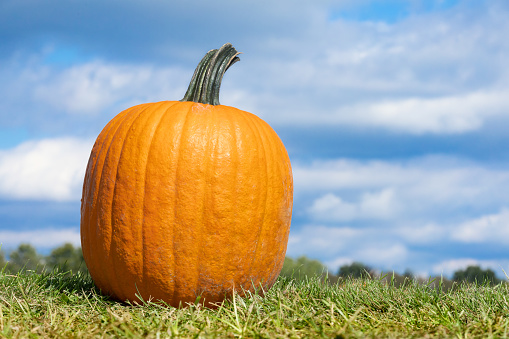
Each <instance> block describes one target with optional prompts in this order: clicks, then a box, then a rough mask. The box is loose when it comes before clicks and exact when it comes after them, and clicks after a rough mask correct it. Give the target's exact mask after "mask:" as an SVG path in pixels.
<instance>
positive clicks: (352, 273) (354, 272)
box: [338, 261, 372, 278]
mask: <svg viewBox="0 0 509 339" xmlns="http://www.w3.org/2000/svg"><path fill="white" fill-rule="evenodd" d="M371 274H372V272H371V267H369V266H367V265H364V264H363V263H361V262H357V261H355V262H353V263H351V264H350V265H343V266H341V267H340V268H339V271H338V276H340V277H343V278H346V277H352V278H361V277H365V276H370V275H371Z"/></svg>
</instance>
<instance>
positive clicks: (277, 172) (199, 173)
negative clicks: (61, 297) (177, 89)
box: [81, 44, 293, 307]
mask: <svg viewBox="0 0 509 339" xmlns="http://www.w3.org/2000/svg"><path fill="white" fill-rule="evenodd" d="M238 54H239V53H237V51H236V50H235V48H233V47H232V46H231V44H226V45H224V46H223V47H221V48H220V49H219V50H212V51H210V52H209V53H207V54H206V56H205V57H204V58H203V60H202V61H201V62H200V64H199V65H198V67H197V68H196V71H195V74H194V75H193V79H192V81H191V84H190V86H189V89H188V91H187V93H186V96H185V97H184V99H182V100H181V101H162V102H157V103H148V104H141V105H137V106H134V107H131V108H129V109H127V110H125V111H123V112H121V113H120V114H118V115H117V116H116V117H114V118H113V119H112V120H111V121H110V122H109V123H108V124H107V125H106V127H105V128H104V129H103V131H102V132H101V133H100V135H99V137H98V138H97V140H96V142H95V145H94V147H93V149H92V153H91V155H90V159H89V162H88V166H87V170H86V175H85V181H84V185H83V198H82V205H81V243H82V249H83V256H84V258H85V262H86V264H87V267H88V269H89V271H90V274H91V276H92V278H93V280H94V282H95V283H96V285H97V286H98V287H99V288H100V289H101V290H102V291H103V293H105V294H107V295H110V296H112V297H113V298H115V299H118V300H123V301H125V300H129V301H131V302H139V301H140V298H139V297H141V298H142V299H144V300H149V299H151V300H154V301H157V300H162V301H165V302H167V303H169V304H170V305H172V306H175V307H178V306H179V305H184V306H185V304H186V303H188V302H195V301H196V300H197V298H200V302H201V303H204V304H205V305H206V306H209V307H213V306H214V305H213V304H214V303H218V302H221V301H222V300H223V299H224V298H225V297H228V296H231V294H232V291H233V290H236V291H237V292H241V293H242V291H243V290H244V291H248V290H249V291H253V289H254V288H257V289H260V288H261V287H263V289H264V290H267V289H268V288H270V286H272V284H273V283H274V281H275V280H276V278H277V277H278V275H279V273H280V271H281V268H282V265H283V261H284V258H285V253H286V246H287V242H288V234H289V231H290V219H291V213H292V203H293V179H292V170H291V166H290V160H289V158H288V154H287V152H286V149H285V147H284V146H283V143H282V142H281V140H280V139H279V137H278V136H277V134H276V133H275V132H274V130H272V128H271V127H270V126H269V125H268V124H267V123H265V122H264V121H263V120H261V119H260V118H258V117H257V116H255V115H253V114H251V113H248V112H245V111H241V110H239V109H236V108H233V107H229V106H223V105H220V104H219V87H220V83H221V79H222V77H223V74H224V72H225V71H226V69H227V68H228V67H229V66H230V65H231V64H233V63H234V62H236V61H237V60H238V56H237V55H238Z"/></svg>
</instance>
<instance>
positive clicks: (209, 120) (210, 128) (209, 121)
mask: <svg viewBox="0 0 509 339" xmlns="http://www.w3.org/2000/svg"><path fill="white" fill-rule="evenodd" d="M216 117H217V116H216V114H214V111H213V112H212V114H206V115H205V119H206V121H204V122H203V125H204V126H206V128H205V134H206V137H205V139H206V140H207V145H206V146H205V150H204V153H205V154H210V149H211V146H212V143H211V139H212V134H213V132H214V130H215V128H216V122H215V120H216V119H213V118H216ZM210 158H211V157H205V158H204V159H203V162H204V169H203V172H204V173H205V177H206V178H210V177H211V176H210V162H211V161H210ZM202 190H203V192H202V196H203V198H202V199H201V201H202V202H203V203H202V206H201V208H202V211H201V218H202V221H201V222H200V225H201V227H202V229H201V230H200V231H199V233H200V234H204V233H206V232H205V230H204V228H206V227H207V225H208V226H209V227H210V224H209V223H208V222H206V216H207V206H208V205H209V204H208V202H209V200H210V199H209V198H210V197H209V192H208V191H209V190H208V189H207V182H203V183H202ZM198 248H199V251H198V260H197V265H198V267H197V269H196V273H197V277H196V286H195V288H194V291H195V293H203V292H204V291H200V288H199V287H200V285H201V281H202V273H203V269H202V262H203V237H201V236H200V237H199V240H198ZM197 297H198V296H197Z"/></svg>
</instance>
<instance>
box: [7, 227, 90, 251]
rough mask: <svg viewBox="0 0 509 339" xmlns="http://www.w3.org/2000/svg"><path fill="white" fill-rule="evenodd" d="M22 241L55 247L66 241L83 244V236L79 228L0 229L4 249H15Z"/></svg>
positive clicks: (36, 245)
mask: <svg viewBox="0 0 509 339" xmlns="http://www.w3.org/2000/svg"><path fill="white" fill-rule="evenodd" d="M21 243H29V244H31V245H33V246H35V247H37V248H54V247H57V246H60V245H62V244H64V243H71V244H73V245H74V246H81V238H80V232H79V228H66V229H51V228H50V229H38V230H37V229H36V230H30V231H0V244H1V245H2V249H4V250H5V249H6V248H10V249H13V248H15V247H17V246H18V245H19V244H21Z"/></svg>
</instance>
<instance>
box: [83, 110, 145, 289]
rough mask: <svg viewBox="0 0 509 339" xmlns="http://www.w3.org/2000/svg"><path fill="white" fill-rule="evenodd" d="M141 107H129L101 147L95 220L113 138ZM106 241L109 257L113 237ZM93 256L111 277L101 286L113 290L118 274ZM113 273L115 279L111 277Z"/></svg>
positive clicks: (110, 231) (107, 275)
mask: <svg viewBox="0 0 509 339" xmlns="http://www.w3.org/2000/svg"><path fill="white" fill-rule="evenodd" d="M140 109H141V105H139V106H135V107H132V108H131V109H128V110H127V113H126V114H125V115H124V116H123V117H122V119H119V121H118V123H117V126H116V129H115V131H114V132H113V131H112V130H110V131H109V132H108V137H107V138H106V139H105V140H108V139H109V145H108V147H104V148H103V147H101V150H102V151H104V158H103V161H102V162H101V164H102V168H101V170H100V173H99V171H98V169H97V170H96V171H95V173H97V175H98V176H99V178H98V180H97V185H96V191H97V195H96V197H97V198H96V199H94V200H95V206H93V207H92V208H93V212H92V215H91V218H93V219H95V222H98V221H99V219H100V217H99V216H98V211H97V205H98V203H99V196H101V194H100V193H101V192H102V191H103V185H101V182H102V181H103V177H104V170H105V168H107V162H109V160H108V159H109V154H110V150H111V148H112V146H113V145H114V142H113V140H115V139H116V137H117V135H118V133H120V130H121V129H122V126H123V125H124V123H125V122H126V121H128V120H129V119H130V118H132V117H133V116H135V115H136V114H137V112H138V111H139V110H140ZM110 133H113V134H112V135H111V136H110ZM89 225H90V221H89ZM98 228H99V224H96V226H95V229H96V230H97V229H98ZM96 233H97V232H96ZM108 233H109V235H110V237H111V235H112V233H113V229H112V227H110V229H109V232H108ZM104 243H105V244H108V253H104V254H105V255H107V256H108V257H109V258H111V239H108V241H105V242H104ZM90 249H91V250H92V248H90ZM92 258H97V260H95V264H96V265H97V266H96V265H94V267H100V268H101V271H104V272H106V273H105V275H106V277H109V279H106V282H104V281H103V286H101V288H105V289H106V290H107V292H108V293H110V291H112V290H113V289H112V287H111V282H112V281H113V282H116V279H115V278H116V275H115V274H114V272H113V271H112V270H108V269H104V265H105V262H104V260H103V258H101V257H100V256H93V255H92ZM94 275H95V276H97V273H95V272H94ZM112 275H113V279H112V278H111V277H112ZM100 279H101V280H103V279H102V278H100ZM117 286H118V285H117Z"/></svg>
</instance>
